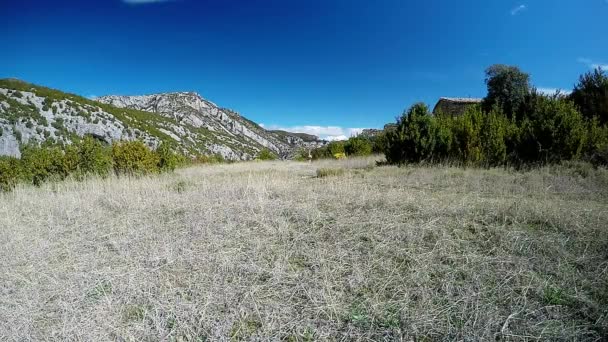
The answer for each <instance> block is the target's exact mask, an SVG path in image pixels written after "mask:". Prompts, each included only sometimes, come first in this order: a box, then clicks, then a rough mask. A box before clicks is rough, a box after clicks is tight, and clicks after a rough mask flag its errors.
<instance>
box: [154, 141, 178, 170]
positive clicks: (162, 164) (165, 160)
mask: <svg viewBox="0 0 608 342" xmlns="http://www.w3.org/2000/svg"><path fill="white" fill-rule="evenodd" d="M156 154H157V155H158V169H159V171H160V172H166V171H173V170H175V168H176V167H177V164H178V163H179V158H178V156H177V154H175V152H173V150H172V149H171V147H170V146H169V144H167V143H161V145H160V146H159V147H158V148H157V149H156Z"/></svg>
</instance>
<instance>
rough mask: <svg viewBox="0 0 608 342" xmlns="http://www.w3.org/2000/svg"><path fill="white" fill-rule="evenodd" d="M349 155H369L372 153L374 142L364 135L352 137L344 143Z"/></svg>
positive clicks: (345, 150)
mask: <svg viewBox="0 0 608 342" xmlns="http://www.w3.org/2000/svg"><path fill="white" fill-rule="evenodd" d="M344 153H346V155H347V156H367V155H370V154H372V143H371V142H370V140H369V139H367V138H363V137H351V138H350V139H348V140H347V141H346V142H345V143H344Z"/></svg>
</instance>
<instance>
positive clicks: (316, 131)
mask: <svg viewBox="0 0 608 342" xmlns="http://www.w3.org/2000/svg"><path fill="white" fill-rule="evenodd" d="M260 126H262V127H264V128H265V129H268V130H276V129H279V130H283V131H287V132H293V133H306V134H312V135H316V136H318V137H319V138H320V139H323V140H329V141H333V140H346V139H348V138H350V137H352V136H356V135H358V134H359V133H361V131H363V128H346V127H340V126H315V125H302V126H291V127H282V126H278V125H264V124H260Z"/></svg>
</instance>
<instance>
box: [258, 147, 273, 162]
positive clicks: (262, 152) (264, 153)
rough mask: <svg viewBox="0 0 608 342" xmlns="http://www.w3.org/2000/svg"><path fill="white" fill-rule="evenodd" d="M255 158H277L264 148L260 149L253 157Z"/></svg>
mask: <svg viewBox="0 0 608 342" xmlns="http://www.w3.org/2000/svg"><path fill="white" fill-rule="evenodd" d="M255 159H257V160H275V159H277V156H276V154H274V153H272V152H271V151H270V150H269V149H267V148H264V149H262V150H260V152H259V153H258V156H257V157H256V158H255Z"/></svg>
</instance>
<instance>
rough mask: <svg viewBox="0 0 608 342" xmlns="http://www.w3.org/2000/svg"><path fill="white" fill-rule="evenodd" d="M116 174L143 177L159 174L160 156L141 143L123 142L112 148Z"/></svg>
mask: <svg viewBox="0 0 608 342" xmlns="http://www.w3.org/2000/svg"><path fill="white" fill-rule="evenodd" d="M112 160H113V161H114V172H115V173H116V174H117V175H141V174H149V173H157V172H159V168H158V164H159V162H160V158H159V156H158V155H157V154H156V153H154V152H153V151H152V150H151V149H150V148H148V147H147V146H146V145H145V144H144V143H143V142H141V141H123V142H118V143H115V144H114V145H113V146H112Z"/></svg>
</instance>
